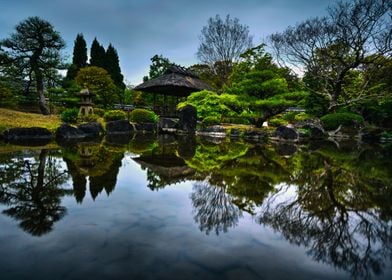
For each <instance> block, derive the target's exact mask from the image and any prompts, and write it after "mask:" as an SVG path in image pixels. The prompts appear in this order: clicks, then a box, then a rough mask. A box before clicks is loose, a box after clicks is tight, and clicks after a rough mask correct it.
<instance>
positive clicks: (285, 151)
mask: <svg viewBox="0 0 392 280" xmlns="http://www.w3.org/2000/svg"><path fill="white" fill-rule="evenodd" d="M275 150H276V152H277V153H278V154H279V155H281V156H291V155H293V154H295V153H296V152H297V147H296V146H295V145H293V144H289V143H279V144H278V145H276V147H275Z"/></svg>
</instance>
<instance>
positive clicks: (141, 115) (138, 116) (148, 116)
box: [130, 109, 159, 123]
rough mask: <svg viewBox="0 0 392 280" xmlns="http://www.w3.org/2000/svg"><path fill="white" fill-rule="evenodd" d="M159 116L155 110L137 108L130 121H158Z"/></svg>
mask: <svg viewBox="0 0 392 280" xmlns="http://www.w3.org/2000/svg"><path fill="white" fill-rule="evenodd" d="M158 118H159V117H158V116H157V115H156V114H155V113H154V112H153V111H150V110H146V109H135V110H133V111H132V112H131V114H130V121H131V122H135V123H142V122H146V123H156V122H158Z"/></svg>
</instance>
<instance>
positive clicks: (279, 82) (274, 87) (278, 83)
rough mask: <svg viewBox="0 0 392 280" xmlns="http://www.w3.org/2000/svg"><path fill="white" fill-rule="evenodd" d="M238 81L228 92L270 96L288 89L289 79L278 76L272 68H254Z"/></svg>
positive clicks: (261, 96) (263, 96)
mask: <svg viewBox="0 0 392 280" xmlns="http://www.w3.org/2000/svg"><path fill="white" fill-rule="evenodd" d="M236 79H239V81H238V82H233V83H232V86H231V87H230V88H227V90H226V91H227V92H228V93H230V94H237V95H249V96H254V97H257V98H268V97H271V96H273V95H275V94H279V93H284V92H287V91H288V85H287V81H286V80H285V79H284V78H280V77H278V76H277V75H276V74H275V73H274V72H273V71H271V70H262V71H258V70H252V71H250V72H249V73H246V74H245V75H244V76H243V78H242V79H240V77H237V78H236Z"/></svg>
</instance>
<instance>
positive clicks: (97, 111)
mask: <svg viewBox="0 0 392 280" xmlns="http://www.w3.org/2000/svg"><path fill="white" fill-rule="evenodd" d="M94 114H96V115H97V116H99V117H103V115H104V114H105V110H104V109H101V108H94Z"/></svg>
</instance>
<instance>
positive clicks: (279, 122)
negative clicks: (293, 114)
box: [268, 117, 288, 127]
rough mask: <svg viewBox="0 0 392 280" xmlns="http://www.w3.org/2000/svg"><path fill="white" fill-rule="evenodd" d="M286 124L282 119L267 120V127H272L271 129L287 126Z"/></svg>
mask: <svg viewBox="0 0 392 280" xmlns="http://www.w3.org/2000/svg"><path fill="white" fill-rule="evenodd" d="M287 124H288V122H287V121H286V120H284V119H283V118H278V117H276V118H271V119H269V120H268V126H272V127H278V126H281V125H287Z"/></svg>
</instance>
